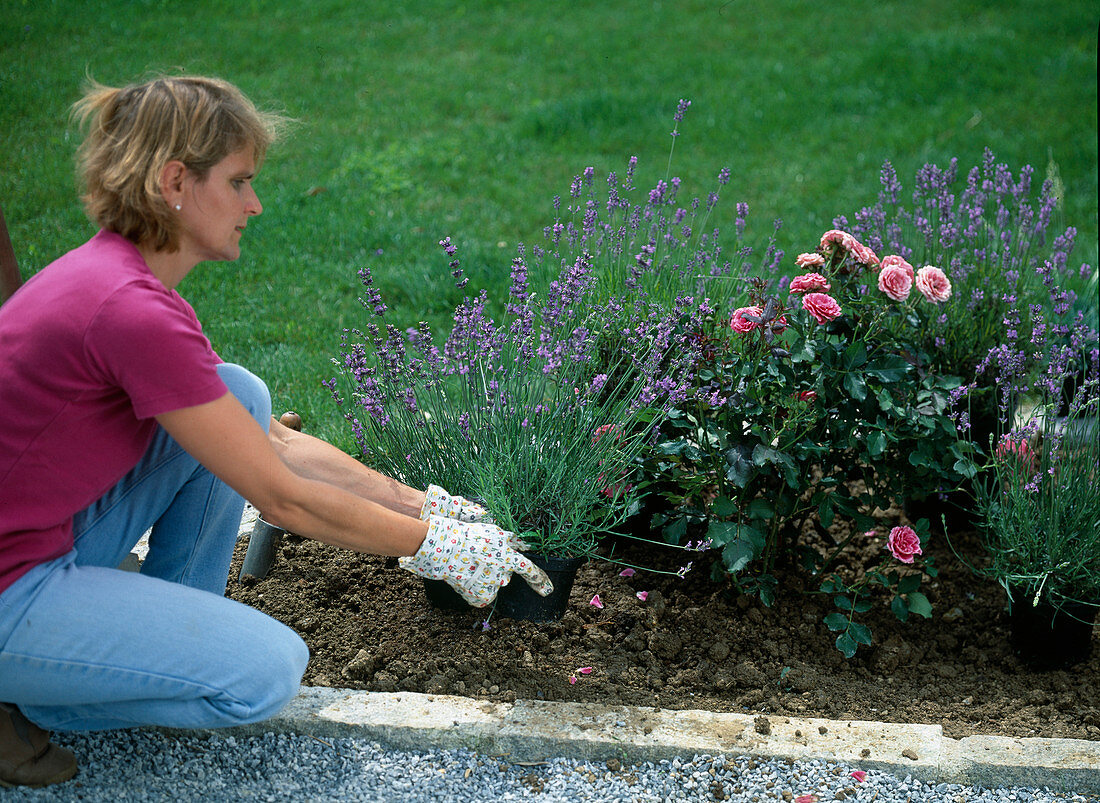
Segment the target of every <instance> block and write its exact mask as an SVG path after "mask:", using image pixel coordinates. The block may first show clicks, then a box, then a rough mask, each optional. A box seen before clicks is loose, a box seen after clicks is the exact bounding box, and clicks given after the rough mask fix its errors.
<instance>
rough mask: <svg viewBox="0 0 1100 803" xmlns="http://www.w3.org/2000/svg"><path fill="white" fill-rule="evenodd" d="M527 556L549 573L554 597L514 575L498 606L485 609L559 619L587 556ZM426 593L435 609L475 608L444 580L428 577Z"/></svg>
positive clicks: (513, 615) (535, 618) (497, 613)
mask: <svg viewBox="0 0 1100 803" xmlns="http://www.w3.org/2000/svg"><path fill="white" fill-rule="evenodd" d="M525 554H526V553H525ZM527 557H528V558H530V559H531V562H532V563H534V564H535V565H536V566H538V567H539V568H540V569H542V570H543V571H544V572H546V574H547V576H549V578H550V582H552V583H553V584H554V590H553V591H552V592H550V596H548V597H540V596H539V595H538V594H537V593H535V591H534V590H533V589H532V588H531V586H529V585H528V584H527V581H526V580H524V579H523V578H522V577H520V576H519V575H512V580H511V581H510V582H509V583H508V585H506V586H505V587H504V588H502V589H501V590H500V592H499V593H498V594H497V601H496V606H495V607H494V608H491V609H490V608H486V609H485V611H486V613H488V612H489V610H492V611H493V615H494V616H503V617H506V618H508V619H521V620H523V621H527V622H554V621H557V620H558V619H560V618H561V617H562V616H564V615H565V611H566V608H568V606H569V594H570V592H571V591H572V590H573V581H574V580H575V579H576V577H577V570H578V569H580V567H581V566H583V565H584V563H585V561H586V560H587V558H555V557H546V556H543V555H530V554H528V555H527ZM424 593H425V594H426V595H427V597H428V602H429V604H431V606H432V607H434V608H439V609H441V610H447V611H468V610H470V609H471V607H472V606H471V605H469V604H467V602H466V600H464V599H462V597H460V596H459V595H458V592H457V591H455V590H454V589H453V588H451V587H450V586H449V585H448V584H447V583H446V582H444V581H443V580H425V581H424Z"/></svg>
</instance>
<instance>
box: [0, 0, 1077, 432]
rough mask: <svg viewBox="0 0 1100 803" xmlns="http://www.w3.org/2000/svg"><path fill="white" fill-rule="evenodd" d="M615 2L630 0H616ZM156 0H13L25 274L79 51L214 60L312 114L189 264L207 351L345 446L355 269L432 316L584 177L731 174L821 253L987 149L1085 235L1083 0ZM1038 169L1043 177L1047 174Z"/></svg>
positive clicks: (58, 216) (10, 160)
mask: <svg viewBox="0 0 1100 803" xmlns="http://www.w3.org/2000/svg"><path fill="white" fill-rule="evenodd" d="M616 6H617V8H616ZM224 8H225V4H223V3H220V2H212V0H197V1H195V2H188V3H167V2H163V1H162V0H143V1H142V2H122V0H118V1H117V2H102V1H100V2H78V1H77V0H65V1H63V2H48V1H47V0H24V1H23V2H17V1H16V0H0V205H2V207H3V210H4V214H5V216H6V218H7V220H8V223H9V226H10V227H11V229H12V237H13V240H14V243H15V247H16V252H17V255H18V257H19V261H20V267H21V269H22V271H23V274H24V276H28V275H30V274H32V273H33V272H35V271H37V270H39V269H40V268H41V267H43V266H44V265H45V264H46V263H48V262H49V261H50V260H51V259H53V258H55V257H56V256H58V255H59V254H60V253H62V252H64V251H65V250H67V249H69V248H72V247H74V246H76V245H78V244H79V243H81V242H82V241H84V240H85V239H86V238H87V237H88V236H89V235H90V234H91V233H92V230H93V229H92V226H91V224H90V223H89V222H88V221H87V220H86V218H85V217H84V216H83V213H82V210H81V208H80V204H79V202H78V200H77V197H76V196H77V193H76V189H75V185H74V181H73V169H72V157H73V151H74V149H75V147H76V145H77V142H78V133H77V132H76V131H75V129H74V128H73V127H72V126H71V125H69V124H68V121H67V117H66V110H67V107H68V106H69V104H71V103H72V102H73V101H74V100H76V99H77V97H78V96H79V94H80V88H81V83H82V80H83V77H84V75H85V73H86V72H89V73H91V74H92V75H94V76H95V77H96V78H97V79H98V80H100V81H103V82H106V83H114V84H118V83H123V82H126V81H129V80H132V79H134V78H139V77H142V76H146V75H148V74H151V73H154V72H157V71H162V70H168V71H171V70H177V69H182V70H184V71H187V72H198V73H213V74H217V75H220V76H222V77H224V78H227V79H229V80H231V81H233V82H235V83H237V84H238V85H240V86H241V87H242V88H243V89H244V90H245V91H246V92H247V93H248V94H249V95H251V96H252V97H253V98H254V99H255V100H257V101H258V102H259V103H260V104H261V105H264V106H268V107H275V108H279V109H282V110H284V111H285V112H286V113H288V114H289V115H291V116H293V117H294V118H296V119H297V120H299V121H300V124H299V125H298V126H297V127H296V129H295V130H294V132H293V134H292V136H291V137H290V138H289V139H287V140H286V141H285V142H284V143H282V144H280V145H278V146H276V148H275V149H274V150H273V151H272V152H271V153H270V154H269V158H268V161H267V164H266V165H265V167H264V170H263V173H262V174H261V175H260V178H259V180H258V182H257V190H258V192H259V193H260V196H261V199H262V200H263V202H264V205H265V212H264V215H263V216H262V217H260V218H259V219H258V220H256V221H255V222H254V223H253V224H252V225H250V226H249V229H248V235H247V236H246V238H245V241H244V243H243V246H244V255H243V256H242V258H241V259H240V260H239V261H238V262H236V263H232V264H221V263H219V264H206V265H203V266H200V267H199V268H198V269H197V270H196V271H195V272H194V273H193V274H192V275H191V276H190V277H189V278H188V279H187V281H186V282H184V284H183V285H182V286H181V288H180V289H181V291H182V292H183V293H184V295H185V296H186V297H187V298H188V299H189V300H190V301H191V302H192V304H194V306H195V308H196V309H197V311H198V313H199V316H200V318H201V319H202V320H203V322H204V324H205V327H206V331H207V332H208V334H209V335H210V338H211V340H212V341H213V343H214V346H215V348H216V349H217V350H218V351H219V352H220V353H221V354H222V356H223V357H225V358H226V359H229V360H234V361H238V362H241V363H243V364H245V365H247V366H249V367H250V368H252V369H253V370H255V371H256V372H258V373H260V374H261V375H262V376H264V378H265V379H267V381H268V383H269V384H270V386H271V388H272V391H273V394H274V397H275V407H276V410H277V411H279V410H282V409H288V408H293V409H296V410H298V411H299V412H301V413H302V415H303V418H304V419H305V423H306V426H307V428H309V429H310V430H311V431H313V432H315V433H317V434H320V435H322V436H323V437H327V438H330V439H332V440H334V441H336V442H337V443H339V444H340V445H341V446H343V447H345V448H349V446H350V438H349V437H348V436H347V434H346V433H345V432H344V428H343V426H342V422H341V420H340V418H339V416H338V415H337V413H336V408H335V405H333V404H332V402H331V399H330V398H329V396H328V393H327V391H325V390H324V389H323V388H322V387H320V380H321V379H323V378H325V377H327V376H329V375H330V374H331V367H330V364H329V359H330V358H331V357H332V356H334V355H335V354H336V351H337V347H338V339H339V333H340V331H341V330H342V329H343V328H344V327H348V326H355V325H358V324H359V323H360V322H361V321H362V315H361V314H360V310H359V307H358V303H357V296H358V286H357V279H356V270H357V268H358V267H359V266H361V265H363V264H368V265H370V267H371V268H372V270H373V271H374V273H375V275H376V277H377V278H378V280H379V284H380V286H381V287H382V289H383V291H384V293H385V294H386V297H387V300H388V302H389V303H390V305H391V307H392V308H393V309H394V318H395V320H396V321H397V322H398V323H401V324H402V325H408V324H411V323H414V322H415V321H417V320H419V319H424V320H428V321H430V322H433V323H436V324H439V323H445V322H446V320H447V316H448V313H449V311H450V310H451V309H452V308H453V306H454V304H455V303H456V302H457V301H459V300H460V294H459V291H457V290H455V288H454V287H453V286H452V285H451V283H450V282H449V279H450V276H449V273H448V271H447V269H446V259H444V258H443V256H442V254H441V253H440V250H439V248H438V246H437V245H436V243H437V242H438V240H440V239H441V238H442V237H444V236H450V237H451V238H452V239H453V240H454V241H455V243H456V244H458V246H459V248H460V256H461V257H462V259H463V264H464V267H465V268H466V269H467V272H468V275H469V276H470V278H471V284H470V287H469V288H468V289H475V288H479V287H489V288H492V287H495V286H499V285H500V284H501V283H502V282H503V281H505V280H506V277H507V273H508V267H509V261H510V259H511V257H512V256H513V255H514V249H515V246H516V243H517V242H527V243H535V242H538V241H539V239H540V238H541V230H542V227H543V226H544V225H546V224H547V223H549V222H550V220H551V215H552V200H553V197H554V195H556V194H565V193H566V191H567V189H568V186H569V182H570V180H571V178H572V176H573V175H574V174H575V173H578V172H580V171H581V170H582V169H583V168H584V167H585V166H587V165H592V166H594V167H595V168H596V169H597V172H598V173H599V172H601V171H602V172H603V173H606V172H607V171H608V170H612V169H614V170H619V171H622V170H623V169H624V168H625V164H626V160H627V158H628V157H630V156H631V155H636V156H637V157H638V158H639V160H640V169H639V181H638V183H639V184H641V185H643V186H645V185H647V184H650V183H652V182H653V181H655V180H656V179H658V178H661V177H664V176H665V173H666V166H667V163H668V154H669V146H670V143H671V140H670V137H669V135H668V134H669V131H670V130H671V128H672V115H673V112H674V110H675V108H676V103H677V101H678V100H679V99H680V98H688V99H690V100H691V101H692V107H691V109H690V110H689V111H688V113H687V116H686V117H685V119H684V122H683V123H682V124H681V126H680V130H681V132H682V134H683V135H682V136H681V137H680V138H679V139H678V140H677V143H676V151H675V157H674V160H673V167H672V173H673V174H674V175H678V176H680V177H682V178H683V181H684V188H685V190H686V192H687V193H688V194H689V195H696V194H703V195H705V194H706V193H707V192H709V191H710V190H711V189H713V188H714V178H715V176H716V174H717V172H718V170H719V169H720V168H722V167H723V166H728V167H730V168H731V169H732V171H733V180H732V181H731V183H730V185H729V186H728V187H726V188H725V190H724V191H723V203H722V205H721V207H720V209H719V210H718V211H719V212H721V215H720V216H719V218H718V219H717V221H716V222H717V223H718V225H720V226H722V227H723V228H724V229H728V230H729V231H730V232H731V233H732V220H733V204H734V202H736V201H745V202H747V203H748V204H749V207H750V210H751V214H750V233H752V232H755V233H756V234H757V236H761V237H763V236H766V235H767V234H768V233H769V232H770V230H771V227H772V220H773V219H774V218H776V217H780V218H782V219H783V221H784V226H783V229H782V230H781V232H780V239H779V245H780V247H782V248H783V249H784V250H785V251H787V253H788V254H792V255H793V254H795V253H798V252H799V251H805V250H811V249H812V247H813V246H814V245H815V244H816V241H817V238H818V237H819V236H820V233H821V232H822V231H823V230H824V229H826V228H830V227H831V221H832V219H833V217H834V216H835V215H837V214H842V213H843V214H848V215H851V214H852V213H853V212H855V211H856V210H857V209H859V208H860V207H861V206H864V205H867V204H870V203H872V202H873V201H874V198H875V195H876V193H877V190H878V173H879V168H880V167H881V165H882V162H883V161H884V160H887V159H889V160H891V161H892V162H893V163H894V165H895V166H896V167H897V169H898V173H899V175H900V176H901V178H902V180H903V182H905V183H906V188H907V189H909V188H910V186H911V181H912V177H913V174H914V172H915V171H916V169H917V168H919V167H920V166H921V165H922V164H924V163H925V162H928V161H932V162H937V163H940V164H945V163H946V162H947V161H948V160H949V159H950V158H951V157H954V156H957V157H959V159H960V163H961V165H962V166H964V167H969V166H971V165H974V164H976V163H978V162H979V161H980V159H981V155H982V152H983V149H984V148H986V147H989V148H991V149H992V150H993V151H994V153H995V154H996V156H997V157H998V160H999V161H1003V162H1006V163H1007V164H1009V166H1010V167H1011V168H1012V169H1013V170H1014V171H1016V170H1018V169H1019V168H1020V167H1021V166H1023V165H1025V164H1031V165H1034V166H1035V167H1036V170H1037V178H1038V179H1040V180H1041V179H1042V177H1043V176H1045V175H1047V172H1048V170H1052V169H1056V170H1057V171H1058V174H1059V175H1060V177H1061V180H1062V181H1063V183H1064V185H1065V188H1066V190H1065V192H1066V194H1065V205H1064V209H1063V210H1062V213H1063V214H1064V220H1065V223H1066V224H1067V225H1068V224H1072V225H1075V226H1077V228H1078V229H1079V231H1080V237H1079V240H1078V242H1079V246H1078V250H1077V252H1076V253H1075V257H1076V259H1077V260H1078V261H1088V262H1090V264H1095V261H1096V252H1097V246H1096V242H1097V125H1096V120H1097V116H1096V115H1097V106H1096V99H1097V85H1096V66H1097V65H1096V61H1097V59H1096V53H1097V21H1098V16H1097V6H1096V4H1095V2H1083V1H1082V2H1058V3H1040V2H998V3H993V2H984V3H983V2H977V1H976V0H934V1H933V2H911V1H910V2H904V1H901V0H896V1H895V2H881V0H875V1H874V2H872V1H871V0H859V1H858V2H849V3H845V4H831V5H825V6H823V5H822V4H820V3H812V2H799V1H797V0H773V2H770V3H766V4H750V3H747V2H744V0H730V2H721V1H719V2H701V1H700V0H685V1H684V2H677V3H673V2H661V1H660V0H657V1H656V2H647V3H618V4H613V3H608V2H595V1H594V0H586V1H585V2H574V3H523V2H508V3H502V2H485V1H483V2H470V3H461V2H446V1H445V0H434V1H432V0H408V1H407V2H402V3H369V4H368V3H361V2H350V0H345V1H344V2H338V1H337V0H319V1H317V2H310V3H300V2H299V3H290V2H283V0H269V1H267V2H261V0H254V1H253V2H243V3H240V4H237V5H235V6H234V7H233V11H232V12H231V13H230V12H227V11H225V10H223V9H224ZM1037 183H1038V182H1037Z"/></svg>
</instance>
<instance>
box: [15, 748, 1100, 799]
mask: <svg viewBox="0 0 1100 803" xmlns="http://www.w3.org/2000/svg"><path fill="white" fill-rule="evenodd" d="M56 738H57V741H58V742H59V743H61V744H64V745H66V746H68V747H70V748H71V749H73V750H75V751H76V753H77V755H78V758H79V761H80V772H79V773H78V774H77V776H76V778H74V779H73V780H72V781H69V782H68V783H65V784H61V785H59V786H54V787H49V788H47V789H41V790H32V789H5V790H0V798H2V799H3V800H4V801H8V800H12V801H15V800H33V801H55V800H56V801H71V800H80V801H111V802H112V803H114V802H116V801H125V800H134V801H143V803H144V802H145V801H159V800H166V801H167V800H172V801H180V802H181V803H186V801H196V803H198V802H199V801H201V803H217V802H218V801H239V800H258V801H280V803H281V802H282V801H380V802H381V801H385V803H395V802H396V801H432V803H441V801H447V803H452V801H453V802H456V803H460V802H461V801H478V803H482V802H483V801H507V800H540V801H581V800H583V801H632V802H633V801H639V802H640V801H662V802H663V801H714V800H726V801H736V802H737V803H740V802H741V801H744V803H750V801H751V802H754V803H755V802H757V801H760V802H762V801H788V802H789V803H814V801H820V802H821V803H825V802H826V801H839V800H844V801H875V803H903V802H904V803H924V802H925V801H927V802H928V803H931V802H932V801H935V803H963V802H964V801H965V803H972V802H973V801H989V802H990V803H993V801H997V803H1003V802H1004V801H1016V802H1017V803H1027V802H1030V803H1048V801H1049V802H1051V803H1053V801H1071V803H1095V801H1096V798H1095V797H1089V796H1086V795H1075V794H1064V793H1054V792H1049V791H1046V790H1039V789H1021V788H1014V789H994V790H989V789H980V788H975V787H968V786H958V785H950V784H941V785H938V786H932V785H929V784H925V783H921V782H919V781H915V780H912V779H910V778H896V777H893V776H890V775H886V774H884V773H881V772H876V771H868V772H867V773H866V778H864V779H862V780H860V779H859V778H856V777H853V775H852V774H851V773H852V772H853V769H854V768H852V767H847V766H843V765H838V764H835V763H831V762H824V761H799V762H786V761H762V760H754V759H749V758H736V759H734V758H724V757H719V758H712V757H708V756H697V757H696V758H695V759H694V760H692V761H681V760H673V761H661V762H657V763H646V764H641V765H636V766H620V765H619V764H618V763H617V762H615V761H611V762H609V763H607V764H604V763H592V762H578V761H571V760H565V759H555V760H554V761H550V762H545V763H538V764H519V763H516V764H510V763H507V762H506V761H505V760H504V759H503V758H501V757H493V756H487V755H479V754H476V753H473V752H470V751H467V750H440V751H431V752H427V753H411V752H399V751H390V750H383V749H381V748H379V746H378V745H377V744H372V743H371V742H368V741H365V740H360V739H334V740H331V741H330V740H321V739H318V738H315V737H311V736H297V735H287V734H278V735H276V734H272V733H268V734H264V735H262V736H256V737H248V738H237V737H224V738H222V737H214V738H206V737H201V736H185V737H180V736H176V735H168V734H165V733H161V732H159V731H144V730H133V731H116V732H109V733H106V734H94V733H93V734H58V735H57V737H56Z"/></svg>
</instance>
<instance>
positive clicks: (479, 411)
mask: <svg viewBox="0 0 1100 803" xmlns="http://www.w3.org/2000/svg"><path fill="white" fill-rule="evenodd" d="M440 245H441V246H442V247H443V248H444V250H445V251H446V253H447V255H448V257H449V258H450V268H451V270H452V272H453V275H454V277H455V279H456V282H457V284H458V286H459V287H465V285H466V279H465V277H464V276H463V275H462V270H461V267H460V264H459V261H458V259H457V257H456V248H455V246H454V245H453V244H452V243H451V242H450V239H449V238H448V239H445V240H443V241H441V243H440ZM360 277H361V280H362V283H363V286H364V295H363V298H362V303H363V306H364V307H365V308H366V309H367V310H368V311H369V313H370V316H371V317H370V319H369V321H368V323H367V325H366V327H365V328H364V329H363V330H348V331H346V332H345V333H344V337H343V341H342V345H341V357H340V359H338V360H334V362H335V363H336V365H337V367H338V369H339V379H342V380H343V389H342V391H341V388H340V384H339V381H338V378H334V379H332V380H330V381H329V382H328V383H327V384H328V386H329V387H330V389H331V390H332V391H333V394H334V397H335V398H336V401H337V404H339V405H341V407H342V408H343V409H344V415H345V418H347V420H348V421H349V422H350V424H351V426H352V429H353V434H354V437H355V439H356V442H357V444H358V446H359V448H360V450H361V456H362V459H364V460H365V461H366V462H368V463H370V464H371V465H372V466H374V467H375V468H377V469H378V470H380V471H382V472H383V473H386V474H388V475H390V476H393V477H396V478H398V479H400V480H402V481H403V482H405V483H407V484H410V485H413V486H417V487H426V486H427V485H428V484H429V483H436V484H442V485H444V486H445V487H447V488H448V489H449V490H451V491H452V492H454V493H460V494H462V495H463V496H467V497H470V498H474V499H479V500H481V501H483V502H484V503H485V504H486V506H487V507H488V508H489V510H490V512H491V513H492V515H493V517H494V519H495V520H496V521H497V522H498V523H499V524H501V525H502V526H504V527H506V528H508V529H509V530H511V531H514V532H519V533H522V535H523V538H524V539H525V540H526V541H527V542H528V543H529V545H530V546H531V547H532V548H533V549H534V550H536V551H539V552H542V553H544V554H553V555H558V556H580V555H586V554H588V553H589V552H591V550H592V549H593V548H594V546H595V544H596V543H597V541H598V539H599V536H600V535H602V534H604V533H606V532H607V531H608V530H609V529H611V528H612V527H613V526H614V525H615V523H616V522H617V521H619V520H620V519H621V518H622V517H623V516H624V515H625V514H626V512H627V511H628V510H629V509H630V505H631V504H632V503H633V500H634V497H635V496H636V493H635V483H634V482H633V481H632V479H631V476H632V472H633V471H634V468H635V463H636V461H637V457H638V455H639V453H640V452H641V450H642V449H643V448H644V446H645V445H646V443H647V440H648V438H649V437H650V432H651V429H652V427H653V426H655V425H656V424H657V423H658V422H659V419H660V416H661V415H662V410H663V409H664V408H665V407H667V405H669V404H671V403H674V402H675V401H676V399H677V395H678V394H682V392H683V389H682V388H677V387H676V386H675V385H671V384H670V383H669V382H668V380H667V378H666V377H663V376H660V375H658V374H657V372H656V369H657V367H658V366H659V365H661V364H663V363H666V362H667V357H666V354H667V352H668V351H669V350H670V349H673V346H674V336H673V331H674V326H673V325H672V324H671V323H670V322H667V321H665V320H664V319H663V318H662V317H661V315H660V313H659V311H656V310H653V309H652V308H650V307H648V306H646V305H645V304H644V303H643V302H640V301H637V300H635V301H626V300H620V301H618V302H617V303H616V304H615V305H614V308H615V309H616V310H617V311H618V312H617V314H609V312H608V307H607V305H606V304H604V303H600V304H599V305H596V304H595V303H594V296H593V292H592V291H593V287H594V277H593V274H592V268H591V258H590V257H589V256H588V255H586V254H581V255H580V256H579V257H578V258H577V259H576V260H575V261H574V262H573V263H571V264H569V265H567V266H565V268H564V269H563V270H562V271H561V273H560V274H559V276H558V277H557V278H556V279H555V280H554V281H553V282H551V284H550V286H549V289H548V291H547V292H546V293H545V294H544V295H536V294H535V293H534V292H532V291H531V290H530V289H529V283H528V277H527V266H526V262H525V259H524V257H523V253H522V248H521V253H520V255H519V256H517V257H516V259H515V260H514V261H513V265H512V279H511V283H510V287H509V294H508V299H507V303H506V305H505V306H506V314H505V316H504V318H503V319H502V320H501V321H500V322H499V323H498V322H497V321H495V320H494V319H493V318H492V317H491V316H490V315H489V314H488V312H487V309H488V307H489V304H490V299H489V297H488V294H487V293H486V292H485V291H484V290H483V291H481V292H480V293H479V294H478V295H477V296H474V297H472V298H471V297H467V298H466V300H465V301H464V302H463V304H461V305H460V306H459V308H458V309H457V310H456V311H455V315H454V325H453V327H452V328H451V330H450V332H449V333H447V335H446V337H445V339H443V341H442V345H441V346H438V345H437V344H436V341H435V337H434V336H433V333H432V332H431V331H430V330H429V329H428V328H427V327H426V326H425V325H423V324H422V325H421V326H420V327H418V328H416V329H413V330H410V331H407V332H400V331H398V330H397V329H396V328H395V327H393V326H392V325H389V324H387V323H386V322H385V315H386V311H387V309H386V305H385V303H384V301H383V300H382V298H381V297H380V295H379V294H378V292H377V290H376V288H375V287H374V284H373V279H372V276H371V273H370V271H369V269H366V268H364V269H362V270H361V271H360ZM609 327H610V328H613V329H614V330H615V331H616V332H617V333H618V335H619V337H620V339H621V341H622V342H623V343H624V345H625V346H626V348H624V349H623V350H622V351H620V352H619V353H618V354H617V355H612V356H611V357H608V355H606V354H605V355H602V356H603V361H602V362H601V366H606V367H608V368H609V370H610V371H611V374H612V375H613V378H609V374H608V372H607V371H606V370H600V371H595V370H594V368H593V366H594V361H593V357H594V354H595V349H596V343H597V338H596V333H597V332H598V331H601V330H602V329H605V328H609Z"/></svg>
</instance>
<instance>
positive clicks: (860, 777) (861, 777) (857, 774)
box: [850, 770, 867, 783]
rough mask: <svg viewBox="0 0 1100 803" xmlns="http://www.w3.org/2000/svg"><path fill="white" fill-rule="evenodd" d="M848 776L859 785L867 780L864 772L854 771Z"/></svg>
mask: <svg viewBox="0 0 1100 803" xmlns="http://www.w3.org/2000/svg"><path fill="white" fill-rule="evenodd" d="M850 774H851V776H852V777H853V778H855V779H856V780H857V781H859V782H860V783H863V782H864V781H866V780H867V773H866V772H864V771H863V770H856V771H855V772H853V773H850Z"/></svg>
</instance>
